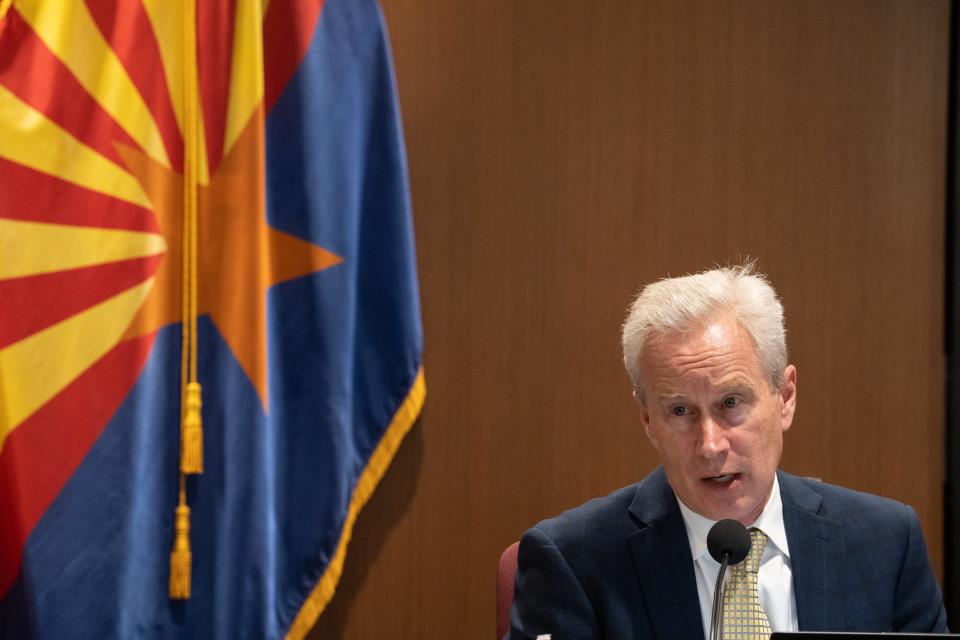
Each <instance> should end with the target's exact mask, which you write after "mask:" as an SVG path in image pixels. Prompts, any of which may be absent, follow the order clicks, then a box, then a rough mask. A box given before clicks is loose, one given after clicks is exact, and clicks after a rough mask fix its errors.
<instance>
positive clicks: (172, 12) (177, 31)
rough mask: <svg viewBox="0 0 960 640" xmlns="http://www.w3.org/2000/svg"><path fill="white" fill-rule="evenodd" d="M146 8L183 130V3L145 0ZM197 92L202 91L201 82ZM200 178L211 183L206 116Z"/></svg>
mask: <svg viewBox="0 0 960 640" xmlns="http://www.w3.org/2000/svg"><path fill="white" fill-rule="evenodd" d="M143 8H144V10H145V11H146V13H147V18H148V19H149V20H150V25H151V27H152V28H153V33H154V37H155V39H156V41H157V46H158V47H160V58H161V59H162V60H163V73H164V75H165V76H166V79H167V91H169V92H170V101H171V102H172V103H173V115H174V117H175V118H176V120H177V126H178V127H180V131H181V132H183V131H185V129H184V123H183V3H182V2H171V1H170V0H143ZM194 95H200V88H199V86H198V87H196V88H195V89H194ZM197 126H198V129H197V181H198V182H199V183H200V184H203V185H206V184H209V183H210V169H209V167H208V166H207V143H206V138H205V137H204V133H203V131H204V127H203V117H202V115H201V117H200V118H198V123H197Z"/></svg>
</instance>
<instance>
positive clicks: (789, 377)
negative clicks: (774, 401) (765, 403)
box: [780, 364, 797, 431]
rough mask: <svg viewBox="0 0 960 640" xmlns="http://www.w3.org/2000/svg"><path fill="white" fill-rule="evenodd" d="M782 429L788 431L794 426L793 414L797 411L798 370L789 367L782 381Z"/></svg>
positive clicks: (785, 370)
mask: <svg viewBox="0 0 960 640" xmlns="http://www.w3.org/2000/svg"><path fill="white" fill-rule="evenodd" d="M780 400H781V408H780V428H781V429H782V430H783V431H786V430H787V429H789V428H790V425H791V424H793V414H794V413H795V412H796V410H797V368H796V367H795V366H793V365H792V364H791V365H787V368H786V369H784V370H783V379H782V380H781V381H780Z"/></svg>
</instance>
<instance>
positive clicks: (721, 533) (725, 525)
mask: <svg viewBox="0 0 960 640" xmlns="http://www.w3.org/2000/svg"><path fill="white" fill-rule="evenodd" d="M707 550H708V551H710V555H711V556H713V559H714V560H716V561H717V562H723V554H725V553H726V554H728V555H729V560H728V562H729V564H737V563H738V562H742V561H743V559H744V558H746V557H747V554H748V553H750V532H748V531H747V528H746V527H745V526H743V525H742V524H740V523H739V522H737V521H736V520H730V519H727V520H720V521H719V522H717V524H715V525H713V526H712V527H710V533H708V534H707Z"/></svg>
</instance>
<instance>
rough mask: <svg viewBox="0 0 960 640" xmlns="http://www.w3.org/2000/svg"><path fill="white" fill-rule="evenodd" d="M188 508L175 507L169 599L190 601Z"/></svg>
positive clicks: (185, 506)
mask: <svg viewBox="0 0 960 640" xmlns="http://www.w3.org/2000/svg"><path fill="white" fill-rule="evenodd" d="M192 562H193V558H192V556H191V555H190V507H188V506H187V505H186V504H183V503H181V504H180V505H179V506H178V507H177V525H176V534H175V536H174V541H173V551H171V552H170V598H171V599H173V600H189V599H190V568H191V567H190V565H191V564H192Z"/></svg>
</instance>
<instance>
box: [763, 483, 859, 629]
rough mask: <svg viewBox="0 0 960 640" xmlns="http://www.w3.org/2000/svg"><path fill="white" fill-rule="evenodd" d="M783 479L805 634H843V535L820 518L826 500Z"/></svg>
mask: <svg viewBox="0 0 960 640" xmlns="http://www.w3.org/2000/svg"><path fill="white" fill-rule="evenodd" d="M778 477H779V479H780V497H781V499H782V500H783V524H784V527H785V528H786V530H787V544H788V545H789V546H790V567H791V570H792V572H793V592H794V595H795V597H796V601H797V622H798V624H799V627H800V630H801V631H825V630H832V631H837V630H842V629H843V628H844V620H843V610H844V602H843V598H844V588H843V584H844V561H845V554H844V547H843V530H842V529H841V527H840V523H839V522H837V521H836V520H832V519H830V518H827V517H826V516H823V515H821V514H820V507H821V503H822V502H823V498H822V497H821V496H820V495H819V494H818V493H816V492H815V491H813V490H812V489H811V488H810V487H808V486H807V485H806V484H805V483H804V481H802V480H800V479H799V478H796V477H794V476H791V475H790V474H786V473H783V472H778Z"/></svg>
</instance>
